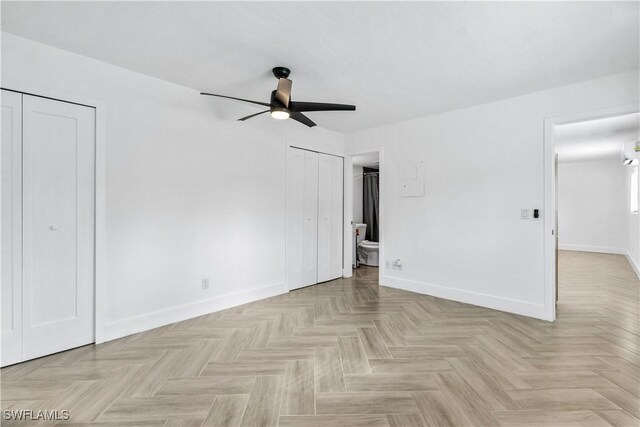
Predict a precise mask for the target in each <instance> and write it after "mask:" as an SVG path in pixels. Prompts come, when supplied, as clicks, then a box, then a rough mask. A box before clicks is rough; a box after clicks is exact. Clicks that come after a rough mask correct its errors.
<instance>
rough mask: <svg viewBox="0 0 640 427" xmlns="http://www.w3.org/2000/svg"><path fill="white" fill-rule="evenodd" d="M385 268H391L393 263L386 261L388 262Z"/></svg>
mask: <svg viewBox="0 0 640 427" xmlns="http://www.w3.org/2000/svg"><path fill="white" fill-rule="evenodd" d="M384 267H385V268H391V261H389V260H386V261H385V262H384Z"/></svg>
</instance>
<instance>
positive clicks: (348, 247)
mask: <svg viewBox="0 0 640 427" xmlns="http://www.w3.org/2000/svg"><path fill="white" fill-rule="evenodd" d="M383 162H384V159H383V151H382V149H381V148H376V149H370V150H366V151H361V152H353V153H350V154H349V155H348V156H346V157H345V220H346V222H345V272H344V276H345V277H352V276H353V277H356V278H359V279H366V280H375V281H376V283H379V282H380V278H381V276H382V270H383V267H384V247H383V241H384V237H383V235H384V227H383V218H384V216H383V197H384V190H383V185H382V184H383V182H384V178H383V174H384V163H383Z"/></svg>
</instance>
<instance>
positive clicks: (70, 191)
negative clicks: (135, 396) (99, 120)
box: [22, 95, 95, 360]
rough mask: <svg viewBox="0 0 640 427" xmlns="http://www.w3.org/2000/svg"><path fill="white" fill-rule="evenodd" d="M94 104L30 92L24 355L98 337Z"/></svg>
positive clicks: (26, 108) (27, 109)
mask: <svg viewBox="0 0 640 427" xmlns="http://www.w3.org/2000/svg"><path fill="white" fill-rule="evenodd" d="M94 149H95V111H94V109H93V108H89V107H83V106H79V105H75V104H70V103H65V102H59V101H54V100H50V99H45V98H39V97H34V96H28V95H23V144H22V150H23V159H22V167H23V242H22V245H23V248H22V251H23V260H22V262H23V266H22V278H23V291H22V295H23V321H22V327H23V355H22V358H23V359H24V360H26V359H31V358H34V357H39V356H42V355H45V354H50V353H55V352H58V351H61V350H66V349H69V348H73V347H77V346H80V345H84V344H89V343H92V342H93V341H94V159H95V155H94Z"/></svg>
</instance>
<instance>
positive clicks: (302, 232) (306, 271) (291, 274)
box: [286, 148, 318, 290]
mask: <svg viewBox="0 0 640 427" xmlns="http://www.w3.org/2000/svg"><path fill="white" fill-rule="evenodd" d="M286 175H287V177H286V180H287V202H286V203H287V239H286V240H287V250H286V258H287V261H286V264H287V283H288V285H289V289H290V290H291V289H298V288H301V287H304V286H309V285H313V284H315V283H317V282H318V276H317V274H318V272H317V266H318V264H317V233H318V230H317V227H318V212H317V209H318V154H317V153H312V152H309V151H305V150H300V149H297V148H289V149H288V151H287V172H286Z"/></svg>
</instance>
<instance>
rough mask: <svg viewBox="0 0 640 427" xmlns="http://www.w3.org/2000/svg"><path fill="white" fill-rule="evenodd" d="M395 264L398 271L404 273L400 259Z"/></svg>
mask: <svg viewBox="0 0 640 427" xmlns="http://www.w3.org/2000/svg"><path fill="white" fill-rule="evenodd" d="M395 264H396V269H398V270H400V271H402V261H400V258H398V259H397V260H396V262H395Z"/></svg>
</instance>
